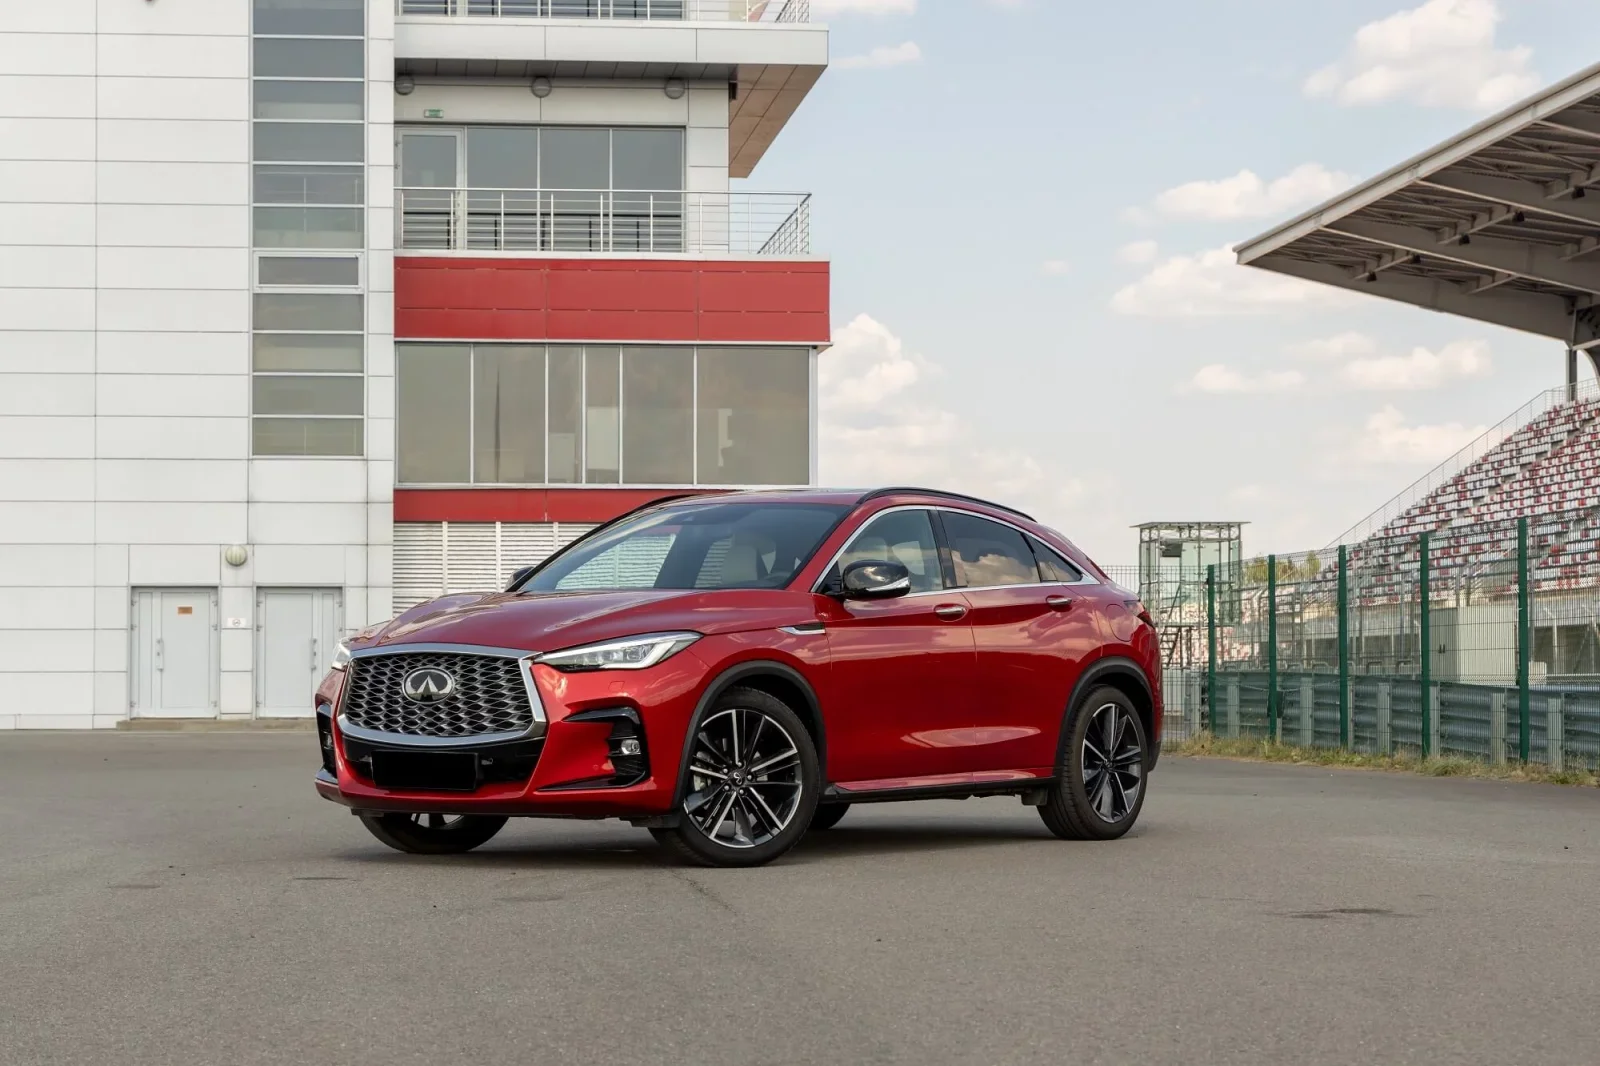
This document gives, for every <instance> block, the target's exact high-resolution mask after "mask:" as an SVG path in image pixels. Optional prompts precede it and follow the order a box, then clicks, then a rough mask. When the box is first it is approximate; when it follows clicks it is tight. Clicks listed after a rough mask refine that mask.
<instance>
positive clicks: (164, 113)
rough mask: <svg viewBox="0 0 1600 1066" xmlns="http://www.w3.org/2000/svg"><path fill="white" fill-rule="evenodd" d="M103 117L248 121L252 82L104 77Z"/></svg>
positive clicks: (100, 107) (100, 105) (101, 90)
mask: <svg viewBox="0 0 1600 1066" xmlns="http://www.w3.org/2000/svg"><path fill="white" fill-rule="evenodd" d="M96 113H97V114H98V116H99V117H100V118H101V119H191V120H193V119H201V120H208V121H226V120H230V119H231V120H236V121H245V120H247V119H249V117H250V82H249V81H248V80H247V79H245V78H101V79H100V87H99V92H98V111H97V112H96Z"/></svg>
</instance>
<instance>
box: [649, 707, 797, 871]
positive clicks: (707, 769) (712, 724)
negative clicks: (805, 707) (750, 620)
mask: <svg viewBox="0 0 1600 1066" xmlns="http://www.w3.org/2000/svg"><path fill="white" fill-rule="evenodd" d="M685 744H686V745H687V746H688V747H689V758H688V764H689V770H688V774H687V778H686V780H685V781H684V783H683V786H682V794H681V795H680V796H679V798H678V802H677V805H676V811H677V814H678V816H679V824H678V825H677V826H676V827H674V828H671V829H652V830H651V831H650V832H651V833H652V834H654V836H655V838H656V839H657V840H658V841H660V842H661V843H662V844H664V845H665V846H666V847H667V848H668V849H670V850H671V851H673V852H674V853H676V854H677V855H678V857H679V858H681V859H684V860H685V861H687V862H690V863H693V864H695V865H698V866H762V865H765V864H766V863H769V862H771V861H772V860H774V859H776V858H778V857H779V856H780V855H782V854H784V853H785V852H787V851H788V850H789V849H790V848H792V847H794V846H795V844H797V843H799V841H800V838H801V837H803V836H804V835H805V833H806V830H807V829H809V828H810V827H811V820H812V817H813V814H814V812H815V810H816V807H817V799H818V797H819V796H820V795H821V792H822V786H821V777H822V775H821V770H820V768H819V766H818V762H817V750H816V747H815V745H813V744H812V742H811V735H810V734H809V733H808V732H806V727H805V725H804V724H803V723H802V722H801V721H800V716H799V715H797V714H795V712H794V710H793V709H792V708H791V707H789V705H788V704H786V703H784V702H783V701H782V700H780V699H778V698H777V697H775V696H770V695H768V694H767V693H765V692H761V691H759V690H757V689H752V688H742V687H740V688H732V689H729V690H728V691H727V692H725V693H723V694H722V695H721V696H719V697H718V698H717V700H716V702H715V703H713V704H712V705H711V707H710V708H708V709H707V710H706V712H705V715H704V717H702V718H701V719H700V721H699V722H698V723H697V724H696V725H695V728H694V732H693V733H691V734H690V735H689V737H688V738H687V740H686V741H685ZM697 771H699V772H698V773H697ZM752 771H754V772H752Z"/></svg>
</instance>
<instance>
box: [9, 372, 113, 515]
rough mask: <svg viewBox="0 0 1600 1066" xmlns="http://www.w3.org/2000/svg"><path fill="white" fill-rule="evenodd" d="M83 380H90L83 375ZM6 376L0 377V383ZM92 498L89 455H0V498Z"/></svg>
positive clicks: (22, 501)
mask: <svg viewBox="0 0 1600 1066" xmlns="http://www.w3.org/2000/svg"><path fill="white" fill-rule="evenodd" d="M85 380H93V379H89V378H86V379H85ZM4 381H5V379H4V378H3V377H0V384H3V383H4ZM92 499H94V463H93V462H92V461H91V460H88V459H0V500H12V501H14V502H17V503H26V502H28V501H29V500H92Z"/></svg>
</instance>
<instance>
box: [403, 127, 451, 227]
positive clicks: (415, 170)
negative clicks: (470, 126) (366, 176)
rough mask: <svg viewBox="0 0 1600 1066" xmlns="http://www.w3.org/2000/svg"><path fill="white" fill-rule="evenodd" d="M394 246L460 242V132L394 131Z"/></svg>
mask: <svg viewBox="0 0 1600 1066" xmlns="http://www.w3.org/2000/svg"><path fill="white" fill-rule="evenodd" d="M399 149H400V151H399V155H400V159H399V163H400V188H399V192H398V195H399V199H400V203H399V204H398V205H397V206H398V207H399V209H400V233H399V238H400V247H401V248H410V249H433V250H439V251H445V250H448V249H451V248H460V247H464V245H463V243H462V237H463V235H462V231H461V225H462V217H461V215H462V211H461V206H460V198H461V197H460V194H459V193H458V192H457V190H459V189H460V188H461V185H462V183H461V180H460V179H461V131H459V130H426V131H421V130H407V131H405V132H403V133H401V134H400V146H399Z"/></svg>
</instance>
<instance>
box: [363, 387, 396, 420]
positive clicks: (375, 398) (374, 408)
mask: <svg viewBox="0 0 1600 1066" xmlns="http://www.w3.org/2000/svg"><path fill="white" fill-rule="evenodd" d="M394 407H395V389H394V378H392V377H391V378H381V377H368V378H367V413H368V414H370V415H373V416H375V417H377V418H393V417H394V414H395V410H394Z"/></svg>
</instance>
